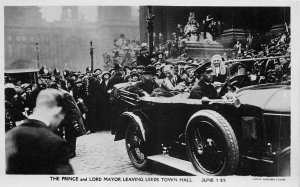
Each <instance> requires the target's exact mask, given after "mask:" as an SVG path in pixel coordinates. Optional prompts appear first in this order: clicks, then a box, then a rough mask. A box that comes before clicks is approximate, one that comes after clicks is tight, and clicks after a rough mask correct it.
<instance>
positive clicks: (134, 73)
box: [130, 72, 140, 77]
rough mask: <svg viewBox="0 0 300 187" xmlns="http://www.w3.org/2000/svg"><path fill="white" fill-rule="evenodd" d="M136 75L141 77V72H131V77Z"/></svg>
mask: <svg viewBox="0 0 300 187" xmlns="http://www.w3.org/2000/svg"><path fill="white" fill-rule="evenodd" d="M134 76H137V77H140V74H139V73H138V72H132V73H130V77H134Z"/></svg>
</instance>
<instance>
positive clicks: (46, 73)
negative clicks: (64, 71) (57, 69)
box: [39, 66, 51, 78]
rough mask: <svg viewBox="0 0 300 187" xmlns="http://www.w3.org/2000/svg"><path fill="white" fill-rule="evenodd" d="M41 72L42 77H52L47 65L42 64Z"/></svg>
mask: <svg viewBox="0 0 300 187" xmlns="http://www.w3.org/2000/svg"><path fill="white" fill-rule="evenodd" d="M39 73H40V75H41V77H42V78H50V77H51V74H50V72H49V70H48V69H47V68H46V67H45V66H42V68H41V69H40V71H39Z"/></svg>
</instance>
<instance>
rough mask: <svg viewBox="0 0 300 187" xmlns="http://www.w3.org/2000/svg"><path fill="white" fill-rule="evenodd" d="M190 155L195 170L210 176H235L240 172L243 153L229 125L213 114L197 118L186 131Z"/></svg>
mask: <svg viewBox="0 0 300 187" xmlns="http://www.w3.org/2000/svg"><path fill="white" fill-rule="evenodd" d="M186 146H187V153H188V155H189V158H190V161H191V162H192V164H193V166H194V167H195V168H196V169H197V170H198V171H199V172H200V173H203V174H206V175H231V174H234V172H235V171H236V168H237V165H238V161H239V149H238V144H237V140H236V137H235V134H234V132H233V130H232V128H231V126H230V125H229V123H228V121H227V120H226V119H225V118H224V117H223V116H222V115H220V114H219V113H217V112H215V111H212V110H202V111H199V112H198V113H197V115H196V116H193V117H192V119H191V120H190V122H189V125H188V127H187V128H186Z"/></svg>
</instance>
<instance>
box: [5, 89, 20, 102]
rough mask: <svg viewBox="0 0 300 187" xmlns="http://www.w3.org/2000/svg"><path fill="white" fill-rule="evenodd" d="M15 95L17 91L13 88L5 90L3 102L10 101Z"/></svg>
mask: <svg viewBox="0 0 300 187" xmlns="http://www.w3.org/2000/svg"><path fill="white" fill-rule="evenodd" d="M16 94H17V91H16V90H15V89H14V88H10V87H8V88H5V100H8V101H9V100H11V99H12V98H13V97H14V96H15V95H16Z"/></svg>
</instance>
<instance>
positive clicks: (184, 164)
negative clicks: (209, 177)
mask: <svg viewBox="0 0 300 187" xmlns="http://www.w3.org/2000/svg"><path fill="white" fill-rule="evenodd" d="M147 158H148V159H149V160H152V161H155V162H159V163H161V164H164V165H167V166H170V167H172V168H176V169H178V170H181V171H184V172H186V173H189V174H191V175H195V176H198V175H202V176H204V175H203V174H201V173H200V172H197V171H196V170H195V168H194V167H193V165H192V163H191V162H189V161H185V160H181V159H178V158H175V157H171V156H168V155H163V154H161V155H153V156H148V157H147Z"/></svg>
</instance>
